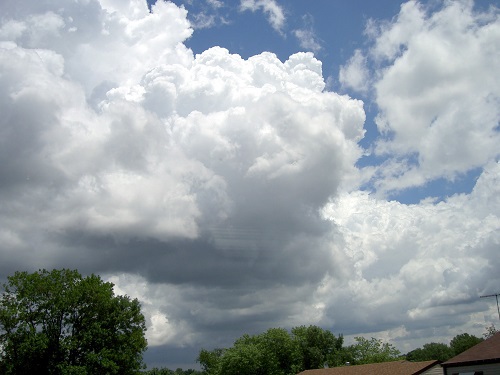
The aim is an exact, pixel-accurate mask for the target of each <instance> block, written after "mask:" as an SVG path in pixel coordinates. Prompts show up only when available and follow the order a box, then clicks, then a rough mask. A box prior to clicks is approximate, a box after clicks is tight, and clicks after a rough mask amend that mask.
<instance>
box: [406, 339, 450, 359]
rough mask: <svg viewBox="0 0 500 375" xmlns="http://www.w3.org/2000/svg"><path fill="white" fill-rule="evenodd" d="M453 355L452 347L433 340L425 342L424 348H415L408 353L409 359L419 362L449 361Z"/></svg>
mask: <svg viewBox="0 0 500 375" xmlns="http://www.w3.org/2000/svg"><path fill="white" fill-rule="evenodd" d="M451 357H453V351H452V349H451V348H450V347H449V346H448V345H446V344H442V343H437V342H431V343H429V344H424V346H423V347H422V348H418V349H415V350H413V351H411V352H409V353H408V354H407V355H406V359H407V360H408V361H413V362H419V361H432V360H438V361H442V362H444V361H447V360H448V359H450V358H451Z"/></svg>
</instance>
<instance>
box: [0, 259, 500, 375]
mask: <svg viewBox="0 0 500 375" xmlns="http://www.w3.org/2000/svg"><path fill="white" fill-rule="evenodd" d="M3 289H4V291H3V293H2V296H1V298H0V375H13V374H16V375H18V374H21V375H22V374H34V373H36V374H41V375H45V374H47V375H90V374H124V375H127V374H140V373H142V374H147V375H201V374H203V375H295V374H297V373H299V372H301V371H303V370H309V369H316V368H323V367H325V366H327V367H336V366H343V365H345V364H346V363H349V364H351V365H358V364H367V363H377V362H387V361H394V360H398V359H404V358H406V359H407V360H410V361H425V360H440V361H446V360H447V359H449V358H451V357H453V356H455V355H457V354H459V353H461V352H463V351H464V350H467V349H468V348H470V347H472V346H474V345H476V344H477V343H479V342H480V341H481V340H482V338H478V337H475V336H473V335H470V334H467V333H463V334H459V335H457V336H455V337H454V338H453V339H452V340H451V341H450V343H449V345H447V344H442V343H429V344H425V345H423V347H421V348H417V349H415V350H413V351H411V352H409V353H407V354H406V355H402V354H401V353H400V352H399V350H397V349H396V348H395V347H394V346H393V345H392V344H389V343H385V342H383V341H382V340H379V339H376V338H373V337H372V338H370V339H366V338H364V337H356V338H355V339H354V343H353V344H351V345H347V346H345V345H344V337H343V336H342V334H340V335H338V336H336V335H334V334H333V333H332V332H330V331H329V330H326V329H322V328H320V327H318V326H314V325H311V326H298V327H294V328H292V329H291V330H290V331H288V330H286V329H284V328H271V329H268V330H267V331H266V332H263V333H261V334H257V335H248V334H245V335H243V336H241V337H240V338H238V339H237V340H236V341H235V342H234V344H233V346H231V347H229V348H217V349H211V350H207V349H201V350H200V352H199V355H198V358H197V361H198V363H199V364H200V367H201V371H198V370H193V369H189V370H182V369H180V368H179V369H177V370H175V371H174V370H170V369H167V368H162V369H159V368H153V369H151V370H147V371H146V370H144V369H145V365H144V362H143V358H142V354H143V352H144V351H145V350H146V347H147V341H146V338H145V332H146V324H145V319H144V316H143V314H142V313H141V309H140V303H139V301H138V300H137V299H131V298H129V297H128V296H117V295H115V294H114V292H113V284H112V283H109V282H104V281H103V280H102V279H101V278H100V277H99V276H96V275H93V274H92V275H90V276H87V277H83V276H82V275H80V274H79V273H78V272H77V271H75V270H67V269H62V270H52V271H47V270H39V271H38V272H34V273H27V272H16V273H15V274H14V275H13V276H9V277H8V278H7V283H5V284H4V285H3ZM495 332H497V331H496V329H495V327H494V326H493V325H492V326H491V327H488V328H487V332H486V333H485V335H484V336H485V337H489V336H492V335H493V334H494V333H495Z"/></svg>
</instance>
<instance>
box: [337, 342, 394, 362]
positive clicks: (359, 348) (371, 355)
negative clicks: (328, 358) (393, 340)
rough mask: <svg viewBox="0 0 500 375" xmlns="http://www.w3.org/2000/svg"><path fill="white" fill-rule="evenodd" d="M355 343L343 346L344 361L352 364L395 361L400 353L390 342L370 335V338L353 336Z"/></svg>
mask: <svg viewBox="0 0 500 375" xmlns="http://www.w3.org/2000/svg"><path fill="white" fill-rule="evenodd" d="M354 340H355V341H356V344H353V345H350V346H348V347H347V348H345V356H344V358H345V359H347V360H346V362H350V363H351V364H353V365H363V364H367V363H380V362H390V361H396V360H398V359H399V358H400V357H401V353H400V352H399V350H397V349H396V348H395V347H394V346H393V345H392V344H389V343H384V342H383V341H382V340H379V339H376V338H374V337H372V338H371V339H370V340H368V339H366V338H364V337H355V338H354Z"/></svg>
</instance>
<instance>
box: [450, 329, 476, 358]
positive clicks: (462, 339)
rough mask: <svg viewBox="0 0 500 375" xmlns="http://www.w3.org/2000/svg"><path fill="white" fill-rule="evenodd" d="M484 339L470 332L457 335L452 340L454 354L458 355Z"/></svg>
mask: <svg viewBox="0 0 500 375" xmlns="http://www.w3.org/2000/svg"><path fill="white" fill-rule="evenodd" d="M481 341H483V339H482V338H480V337H476V336H474V335H470V334H468V333H462V334H460V335H456V336H455V337H454V338H453V339H451V341H450V348H451V350H452V351H453V355H454V356H455V355H458V354H460V353H462V352H464V351H466V350H467V349H469V348H472V347H473V346H474V345H477V344H479V343H480V342H481Z"/></svg>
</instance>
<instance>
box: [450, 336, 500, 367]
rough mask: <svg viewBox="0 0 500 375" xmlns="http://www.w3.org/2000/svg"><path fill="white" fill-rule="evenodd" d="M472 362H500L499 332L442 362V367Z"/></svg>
mask: <svg viewBox="0 0 500 375" xmlns="http://www.w3.org/2000/svg"><path fill="white" fill-rule="evenodd" d="M474 362H500V332H497V333H495V334H494V335H493V336H492V337H490V338H489V339H486V340H484V341H481V342H480V343H479V344H477V345H475V346H473V347H472V348H470V349H467V350H466V351H465V352H462V353H460V354H459V355H457V356H455V357H453V358H451V359H449V360H448V361H446V362H444V363H443V364H442V365H443V367H451V366H453V365H459V364H465V363H474Z"/></svg>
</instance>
